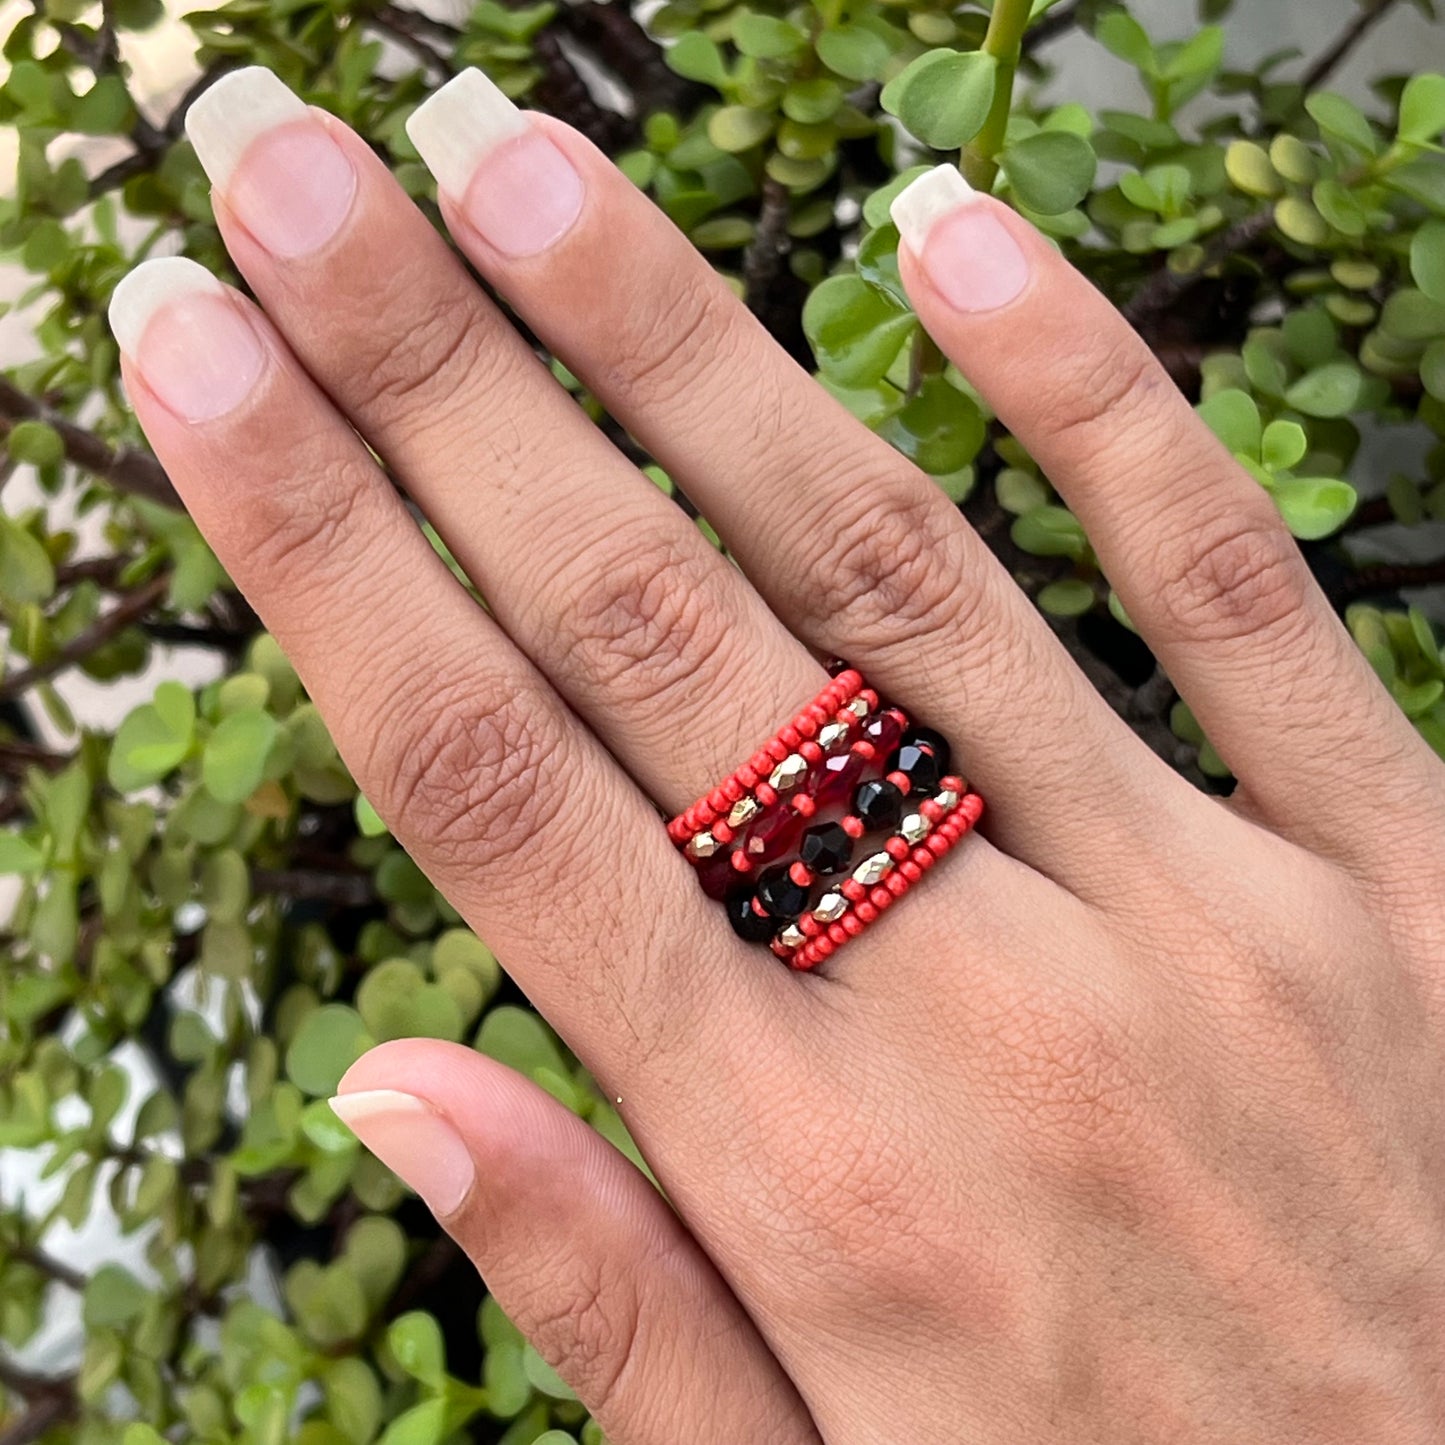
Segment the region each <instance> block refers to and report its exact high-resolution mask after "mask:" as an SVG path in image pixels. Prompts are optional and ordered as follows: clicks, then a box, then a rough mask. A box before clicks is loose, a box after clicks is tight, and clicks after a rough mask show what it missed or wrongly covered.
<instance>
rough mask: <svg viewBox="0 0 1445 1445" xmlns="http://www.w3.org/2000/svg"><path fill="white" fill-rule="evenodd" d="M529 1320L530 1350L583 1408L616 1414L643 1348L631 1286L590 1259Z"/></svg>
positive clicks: (638, 1307) (637, 1304)
mask: <svg viewBox="0 0 1445 1445" xmlns="http://www.w3.org/2000/svg"><path fill="white" fill-rule="evenodd" d="M574 1262H575V1261H574ZM528 1323H529V1329H528V1334H529V1335H530V1336H531V1340H532V1345H533V1348H534V1349H536V1351H537V1353H538V1354H540V1355H541V1356H542V1358H543V1359H545V1360H546V1361H547V1363H548V1364H549V1365H551V1366H552V1368H553V1369H554V1370H556V1371H557V1373H558V1374H559V1375H561V1376H562V1378H563V1379H564V1380H566V1381H567V1383H568V1384H569V1385H570V1386H571V1387H572V1388H573V1389H574V1390H575V1391H576V1392H577V1395H578V1397H579V1398H580V1399H581V1400H582V1401H583V1402H584V1403H585V1404H586V1405H587V1408H588V1409H589V1410H590V1411H591V1412H592V1413H593V1414H594V1415H608V1414H615V1413H616V1412H617V1409H618V1405H619V1403H620V1402H621V1400H622V1398H623V1395H624V1393H625V1391H626V1389H627V1386H628V1381H630V1380H631V1378H632V1377H633V1375H634V1374H636V1373H638V1371H637V1369H636V1368H635V1365H636V1364H637V1362H638V1361H639V1360H640V1358H641V1357H642V1355H643V1354H644V1352H645V1338H646V1329H645V1324H644V1314H643V1310H642V1305H641V1301H640V1300H639V1299H638V1297H637V1293H636V1291H635V1290H634V1289H633V1288H632V1286H631V1285H630V1284H628V1283H627V1282H625V1281H624V1280H622V1279H621V1278H620V1277H618V1276H617V1275H615V1274H614V1275H612V1276H611V1277H609V1271H608V1266H607V1265H606V1264H605V1263H603V1262H602V1261H601V1260H594V1261H591V1262H589V1263H588V1264H587V1265H586V1266H585V1267H584V1269H583V1271H582V1273H581V1274H580V1276H578V1277H576V1278H574V1279H572V1280H569V1281H568V1282H567V1284H566V1285H565V1287H564V1288H563V1289H562V1290H560V1291H559V1292H558V1293H557V1294H556V1295H555V1296H554V1297H553V1298H552V1299H551V1300H550V1301H549V1302H547V1303H541V1302H539V1303H538V1304H537V1306H536V1307H535V1313H534V1315H533V1317H532V1319H531V1320H529V1322H528Z"/></svg>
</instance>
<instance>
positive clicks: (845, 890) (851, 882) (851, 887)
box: [838, 878, 868, 903]
mask: <svg viewBox="0 0 1445 1445" xmlns="http://www.w3.org/2000/svg"><path fill="white" fill-rule="evenodd" d="M838 892H839V893H841V894H842V895H843V897H844V898H846V899H847V900H848V901H849V902H850V903H857V902H858V900H859V899H860V898H866V897H867V896H868V890H867V888H865V887H864V885H863V884H861V883H860V882H859V881H858V880H857V879H856V878H845V879H844V880H843V881H842V883H840V884H839V885H838Z"/></svg>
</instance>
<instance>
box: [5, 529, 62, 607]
mask: <svg viewBox="0 0 1445 1445" xmlns="http://www.w3.org/2000/svg"><path fill="white" fill-rule="evenodd" d="M54 591H55V568H54V567H53V566H52V565H51V561H50V556H49V554H48V553H47V552H46V550H45V548H44V547H43V546H41V544H40V543H39V542H38V541H37V540H36V539H35V537H34V536H33V535H32V534H31V533H30V532H29V531H28V530H27V529H26V528H24V527H22V526H21V525H20V524H19V523H18V522H16V521H13V520H12V519H11V518H10V517H8V516H6V515H5V514H4V513H3V512H0V599H3V600H4V602H5V603H7V604H8V605H9V606H12V607H18V606H24V605H25V604H26V603H28V602H44V601H46V600H47V599H48V598H49V597H50V595H51V594H52V593H53V592H54Z"/></svg>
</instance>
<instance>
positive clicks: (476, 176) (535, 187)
mask: <svg viewBox="0 0 1445 1445" xmlns="http://www.w3.org/2000/svg"><path fill="white" fill-rule="evenodd" d="M462 209H463V211H464V212H465V214H466V217H467V220H469V221H470V222H471V223H472V225H473V226H474V227H475V228H476V230H477V231H478V233H479V234H480V235H481V236H482V237H483V239H485V240H486V241H488V242H489V243H490V244H491V245H493V246H495V247H496V248H497V250H499V251H500V252H502V254H503V255H504V256H511V257H513V258H514V259H521V258H522V257H525V256H535V255H537V254H539V253H540V252H542V251H545V250H546V249H547V248H548V247H549V246H552V245H555V244H556V242H558V241H560V240H561V239H562V237H563V236H565V235H566V234H567V232H568V231H569V230H571V229H572V224H573V222H574V221H576V219H577V217H578V215H579V214H580V213H581V211H582V177H581V176H579V175H578V174H577V172H576V170H575V169H574V168H573V166H572V163H571V161H569V160H568V159H567V157H566V156H565V155H563V154H562V152H561V151H560V150H559V149H558V148H557V146H556V145H554V144H553V143H552V141H551V140H549V139H548V138H547V137H546V136H545V135H543V134H542V133H541V132H540V131H536V130H526V131H524V132H523V133H522V134H521V135H517V136H513V137H512V138H511V139H510V140H504V141H502V142H501V144H500V145H498V146H496V147H495V148H494V149H493V150H491V151H489V152H488V153H487V154H486V155H484V156H483V157H482V159H481V161H480V162H479V164H478V165H477V169H476V170H475V172H473V174H472V178H471V181H470V183H469V184H468V186H467V192H466V198H465V200H464V201H463V203H462Z"/></svg>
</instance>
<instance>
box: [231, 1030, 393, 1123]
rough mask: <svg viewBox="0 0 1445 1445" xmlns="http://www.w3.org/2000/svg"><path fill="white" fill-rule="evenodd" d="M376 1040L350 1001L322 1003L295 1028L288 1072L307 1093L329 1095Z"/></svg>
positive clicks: (289, 1054)
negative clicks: (348, 1002) (344, 1002)
mask: <svg viewBox="0 0 1445 1445" xmlns="http://www.w3.org/2000/svg"><path fill="white" fill-rule="evenodd" d="M375 1042H376V1040H375V1039H374V1038H373V1037H372V1035H371V1034H370V1033H369V1032H368V1031H367V1028H366V1025H365V1024H364V1023H363V1022H362V1019H361V1015H360V1014H359V1013H357V1011H356V1010H355V1009H354V1008H352V1007H350V1005H348V1004H340V1003H333V1004H323V1005H322V1006H321V1007H320V1008H317V1009H313V1010H312V1011H311V1012H310V1013H309V1014H307V1015H306V1017H305V1018H304V1019H302V1021H301V1024H300V1027H299V1028H298V1029H297V1030H296V1034H295V1036H294V1037H293V1038H292V1040H291V1043H290V1045H289V1046H288V1048H287V1050H286V1076H287V1078H289V1079H290V1080H291V1082H292V1083H293V1084H295V1085H296V1087H297V1088H298V1089H300V1090H302V1091H303V1092H304V1093H307V1094H312V1095H316V1096H318V1097H329V1096H330V1095H331V1094H334V1093H335V1092H336V1086H337V1084H339V1083H340V1082H341V1076H342V1075H343V1074H344V1073H345V1072H346V1071H347V1069H349V1068H350V1067H351V1066H352V1064H354V1063H355V1062H356V1061H357V1059H359V1058H360V1057H361V1056H362V1054H364V1053H365V1052H366V1051H367V1049H369V1048H371V1047H372V1045H373V1044H374V1043H375ZM253 1117H254V1115H253Z"/></svg>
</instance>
